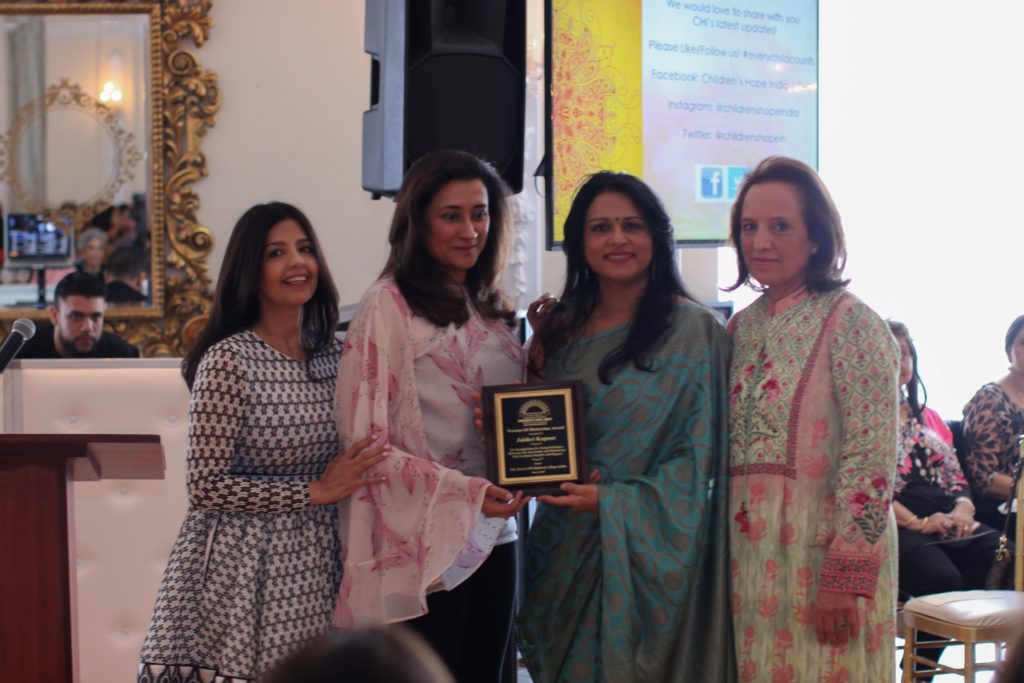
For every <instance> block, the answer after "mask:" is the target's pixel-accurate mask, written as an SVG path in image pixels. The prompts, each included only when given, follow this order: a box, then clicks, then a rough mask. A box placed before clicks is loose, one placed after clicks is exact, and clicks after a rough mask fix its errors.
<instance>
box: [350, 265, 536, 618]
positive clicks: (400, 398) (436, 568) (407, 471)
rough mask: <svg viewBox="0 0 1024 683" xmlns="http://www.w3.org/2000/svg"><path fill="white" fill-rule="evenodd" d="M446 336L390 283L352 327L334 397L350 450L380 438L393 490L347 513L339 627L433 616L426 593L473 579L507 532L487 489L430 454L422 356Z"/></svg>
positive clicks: (365, 496) (370, 496) (369, 296)
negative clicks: (388, 448)
mask: <svg viewBox="0 0 1024 683" xmlns="http://www.w3.org/2000/svg"><path fill="white" fill-rule="evenodd" d="M444 332H445V330H444V329H443V328H437V327H436V326H433V325H431V324H429V323H428V322H427V321H425V320H423V319H422V318H418V317H415V316H413V314H412V312H411V311H410V310H409V309H408V306H407V305H406V303H405V300H404V298H403V297H402V295H401V293H400V292H399V290H398V287H397V286H396V285H395V283H394V281H393V280H392V279H391V278H389V277H385V278H382V279H381V280H379V281H378V282H377V283H375V284H374V285H373V286H372V287H370V289H369V290H367V292H366V294H365V295H364V296H363V299H362V301H361V302H360V305H359V309H358V311H357V312H356V315H355V317H354V318H353V319H352V323H351V324H350V326H349V329H348V333H347V336H346V338H345V345H344V349H343V351H342V358H341V365H340V367H339V372H338V383H337V388H336V391H335V410H336V414H337V416H338V428H339V431H340V433H341V435H342V438H343V440H344V443H345V445H346V446H349V445H351V444H352V443H353V442H354V441H356V440H358V439H359V438H361V437H363V436H365V435H367V434H370V433H373V434H376V435H378V436H379V437H380V438H381V439H383V440H387V441H389V442H390V443H391V445H392V448H393V453H392V455H390V456H389V457H388V458H387V460H386V461H385V462H384V463H382V464H381V465H379V466H378V468H377V469H378V471H381V472H382V473H383V474H384V475H385V476H387V478H388V481H387V483H385V484H383V485H380V486H375V487H372V488H370V489H366V490H361V491H359V492H357V493H355V494H353V495H352V496H351V497H350V498H349V499H348V500H347V501H342V503H341V504H340V505H339V515H340V533H341V541H342V561H343V575H342V581H341V589H340V592H339V596H338V605H337V608H336V610H335V613H334V620H333V623H334V626H336V627H339V628H357V627H362V626H372V625H377V624H385V623H392V622H396V621H404V620H407V619H412V618H415V617H418V616H420V615H422V614H424V613H426V611H427V610H426V595H427V593H430V592H432V591H434V590H441V589H443V590H450V589H451V588H454V587H455V586H457V585H458V584H459V583H461V582H462V581H464V580H465V579H466V578H468V577H469V576H470V575H471V574H472V573H473V572H474V571H475V570H476V569H477V568H478V567H479V566H480V565H481V564H482V563H483V561H484V560H485V559H486V558H487V556H488V555H489V554H490V551H491V549H492V547H493V546H494V544H495V541H496V540H497V538H498V536H499V534H500V533H501V531H502V528H503V527H504V520H501V519H485V518H484V517H483V516H482V515H481V514H480V512H479V511H480V507H481V504H482V503H483V497H484V492H485V489H486V486H487V484H488V482H487V481H486V480H485V479H482V478H479V477H470V476H466V475H465V474H462V473H461V472H459V471H458V470H456V469H451V468H449V467H446V466H444V465H442V464H441V463H439V462H435V458H434V457H433V456H432V454H431V452H430V450H429V449H428V444H427V437H426V430H425V429H424V423H423V414H422V411H421V397H420V395H419V393H418V390H417V382H416V375H415V352H416V349H417V348H418V347H422V345H423V344H425V343H429V342H430V341H431V339H432V338H433V337H436V335H438V334H443V333H444ZM509 337H512V335H511V334H510V335H509ZM513 339H514V338H513ZM520 352H521V351H520Z"/></svg>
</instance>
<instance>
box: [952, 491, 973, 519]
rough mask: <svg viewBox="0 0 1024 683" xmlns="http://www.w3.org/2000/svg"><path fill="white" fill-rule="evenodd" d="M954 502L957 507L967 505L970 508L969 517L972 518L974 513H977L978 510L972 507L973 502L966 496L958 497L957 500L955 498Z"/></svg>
mask: <svg viewBox="0 0 1024 683" xmlns="http://www.w3.org/2000/svg"><path fill="white" fill-rule="evenodd" d="M954 502H955V503H956V504H958V505H959V504H960V503H967V504H968V505H969V506H970V508H971V516H972V517H973V516H974V515H975V513H977V511H978V508H976V507H974V501H973V500H971V499H970V498H968V497H967V496H960V497H959V498H957V499H956V500H955V501H954Z"/></svg>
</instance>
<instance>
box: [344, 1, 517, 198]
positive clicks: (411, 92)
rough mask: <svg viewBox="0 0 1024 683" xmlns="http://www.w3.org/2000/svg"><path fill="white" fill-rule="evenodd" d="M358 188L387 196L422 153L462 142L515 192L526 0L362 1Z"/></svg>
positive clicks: (461, 143) (395, 190) (458, 146)
mask: <svg viewBox="0 0 1024 683" xmlns="http://www.w3.org/2000/svg"><path fill="white" fill-rule="evenodd" d="M365 49H366V51H367V52H368V53H370V55H371V57H372V65H371V76H370V109H369V110H368V111H366V112H364V113H363V189H365V190H368V191H370V192H372V193H373V195H374V196H375V197H379V196H383V195H394V194H395V193H396V192H397V191H398V188H399V186H400V185H401V182H402V176H403V175H404V173H405V171H406V169H408V168H409V166H410V165H411V164H412V163H413V162H414V161H416V159H418V158H420V157H421V156H423V155H424V154H427V153H429V152H434V151H437V150H441V149H462V150H466V151H467V152H472V153H473V154H476V155H477V156H479V157H481V158H483V159H486V160H487V161H490V162H491V163H492V164H494V167H495V168H497V169H498V172H499V173H500V174H501V176H502V178H504V179H505V182H507V183H508V184H509V186H510V187H511V188H512V190H513V191H514V192H519V191H521V190H522V189H523V146H524V141H523V132H524V128H525V124H526V0H366V34H365Z"/></svg>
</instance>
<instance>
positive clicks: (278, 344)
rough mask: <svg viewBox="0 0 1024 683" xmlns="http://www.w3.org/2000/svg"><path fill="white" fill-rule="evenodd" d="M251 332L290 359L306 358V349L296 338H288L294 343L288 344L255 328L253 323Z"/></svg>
mask: <svg viewBox="0 0 1024 683" xmlns="http://www.w3.org/2000/svg"><path fill="white" fill-rule="evenodd" d="M252 332H253V334H255V335H256V336H257V337H259V338H260V339H261V340H262V341H263V343H264V344H266V345H267V346H269V347H270V348H272V349H274V350H275V351H277V352H278V353H280V354H281V355H283V356H287V357H288V358H291V359H292V360H306V350H305V349H304V348H303V347H302V343H301V342H299V340H298V339H294V340H288V341H293V342H294V344H288V343H287V341H285V340H283V339H278V338H276V337H274V336H272V335H270V334H268V333H267V332H266V331H265V330H260V329H257V327H256V326H255V325H253V327H252Z"/></svg>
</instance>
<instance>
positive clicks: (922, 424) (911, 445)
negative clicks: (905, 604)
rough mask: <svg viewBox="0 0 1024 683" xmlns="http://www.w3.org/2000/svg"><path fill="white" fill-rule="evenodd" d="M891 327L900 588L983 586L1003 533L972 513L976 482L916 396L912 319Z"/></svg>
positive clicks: (907, 591) (912, 591)
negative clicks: (895, 348) (895, 367)
mask: <svg viewBox="0 0 1024 683" xmlns="http://www.w3.org/2000/svg"><path fill="white" fill-rule="evenodd" d="M889 329H890V330H892V333H893V335H894V336H895V337H896V341H897V342H898V343H899V345H900V379H899V382H900V445H901V451H900V458H899V460H898V461H897V463H896V475H897V477H896V485H895V487H894V494H893V512H895V514H896V523H897V524H898V525H899V558H900V569H899V587H900V592H901V593H902V594H903V595H905V596H917V595H929V594H931V593H944V592H946V591H956V590H963V589H969V588H984V586H985V577H986V575H987V574H988V570H989V568H990V567H991V566H992V560H993V557H994V556H995V552H996V549H997V548H998V547H999V535H998V534H996V533H995V531H994V530H993V529H991V528H989V527H987V526H985V525H984V524H979V523H978V522H976V521H975V520H974V503H973V502H972V501H971V488H970V486H968V485H967V480H966V479H965V478H964V475H963V472H961V471H960V463H959V462H958V461H957V459H956V451H955V450H954V449H953V435H952V434H951V433H950V431H949V428H948V427H946V423H945V422H943V421H942V418H940V417H939V414H938V413H936V412H935V411H934V410H932V409H931V408H928V407H926V406H925V405H924V401H922V399H921V398H920V396H919V393H920V392H921V391H922V390H923V389H924V385H923V384H922V383H921V377H920V375H918V373H917V349H915V348H914V342H913V340H912V339H911V338H910V332H909V331H908V330H907V326H906V325H904V324H903V323H899V322H895V321H892V320H890V321H889ZM924 395H925V400H927V395H928V394H927V392H926V391H925V392H924ZM926 639H927V637H926ZM941 653H942V648H933V649H931V650H928V651H924V652H922V654H924V655H925V656H926V657H929V658H931V659H934V660H938V658H939V655H940V654H941Z"/></svg>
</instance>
